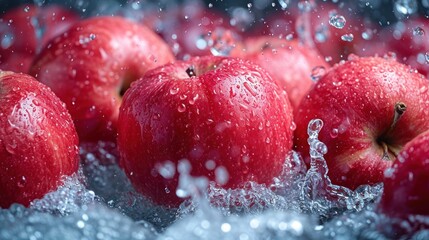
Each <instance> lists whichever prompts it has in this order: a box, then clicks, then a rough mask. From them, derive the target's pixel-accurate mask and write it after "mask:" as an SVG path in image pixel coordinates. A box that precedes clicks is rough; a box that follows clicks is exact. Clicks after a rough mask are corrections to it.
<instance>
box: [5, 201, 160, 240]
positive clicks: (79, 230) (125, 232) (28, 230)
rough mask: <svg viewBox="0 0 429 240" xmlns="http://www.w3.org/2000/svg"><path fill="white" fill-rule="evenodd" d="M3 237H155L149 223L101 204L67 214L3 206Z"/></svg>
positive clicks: (45, 239) (54, 238)
mask: <svg viewBox="0 0 429 240" xmlns="http://www.w3.org/2000/svg"><path fill="white" fill-rule="evenodd" d="M0 223H1V227H0V239H5V240H7V239H17V240H18V239H44V240H51V239H52V240H57V239H64V240H69V239H70V240H76V239H88V240H89V239H154V238H155V237H156V232H155V230H154V229H153V228H152V227H151V225H150V224H147V223H140V224H139V223H136V222H133V221H132V220H131V219H130V218H128V217H126V216H124V215H122V214H120V213H118V212H117V211H114V210H112V209H109V208H107V207H105V206H102V205H100V204H90V205H86V206H85V207H83V208H81V209H80V210H79V211H77V212H74V213H72V214H70V215H67V216H63V217H61V216H55V215H51V214H49V213H43V212H38V211H36V210H33V209H26V208H24V207H23V206H21V205H13V206H12V207H11V208H10V209H8V210H1V209H0Z"/></svg>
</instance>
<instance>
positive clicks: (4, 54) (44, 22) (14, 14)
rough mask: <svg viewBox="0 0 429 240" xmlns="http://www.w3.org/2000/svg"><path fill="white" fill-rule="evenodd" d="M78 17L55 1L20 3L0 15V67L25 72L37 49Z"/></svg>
mask: <svg viewBox="0 0 429 240" xmlns="http://www.w3.org/2000/svg"><path fill="white" fill-rule="evenodd" d="M78 20H79V15H78V14H77V13H75V12H73V11H71V10H68V9H65V8H63V7H61V6H59V5H48V6H43V7H37V6H35V5H33V4H26V5H21V6H19V7H17V8H14V9H11V10H9V11H7V12H6V13H5V14H4V15H3V16H1V18H0V36H1V39H0V69H3V70H10V71H16V72H23V73H27V72H28V71H29V68H30V65H31V62H32V60H33V58H34V56H35V55H36V53H37V52H39V51H40V50H41V48H42V47H43V46H45V45H46V43H47V42H48V41H49V40H51V39H52V38H53V37H55V36H58V35H59V34H60V33H62V32H64V31H65V30H67V28H68V27H70V26H71V25H72V24H73V23H75V22H77V21H78Z"/></svg>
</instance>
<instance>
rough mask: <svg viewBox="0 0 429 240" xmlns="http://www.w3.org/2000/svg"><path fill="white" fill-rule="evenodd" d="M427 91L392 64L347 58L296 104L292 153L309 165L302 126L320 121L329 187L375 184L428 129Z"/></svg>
mask: <svg viewBox="0 0 429 240" xmlns="http://www.w3.org/2000/svg"><path fill="white" fill-rule="evenodd" d="M428 88H429V82H428V81H427V79H425V78H424V77H423V76H422V75H421V74H418V73H415V72H413V71H411V68H410V67H408V66H406V65H403V64H400V63H398V62H396V61H395V60H393V59H383V58H378V57H368V58H358V57H353V58H351V59H350V60H349V61H347V62H345V63H344V64H338V65H336V66H335V67H333V68H331V70H329V71H328V73H327V74H326V75H325V76H323V77H322V78H321V79H320V80H319V81H318V82H317V84H316V85H315V86H314V87H313V88H312V89H311V90H310V92H309V93H308V95H307V96H306V97H305V98H304V99H303V101H302V102H301V104H300V106H299V109H298V113H297V115H296V116H295V122H296V123H298V124H297V129H296V131H295V137H296V139H295V140H296V141H295V147H296V149H297V150H299V151H300V152H301V153H302V154H303V157H304V158H305V159H306V160H307V161H309V152H308V151H309V147H308V143H307V138H308V135H307V124H308V122H309V121H310V120H311V119H314V118H320V119H322V120H323V121H324V124H325V126H324V127H323V129H322V130H321V132H320V134H319V137H320V141H322V142H324V143H325V144H326V146H327V147H328V153H327V154H326V155H325V158H326V161H327V164H328V167H329V176H330V178H331V180H332V182H333V183H334V184H337V185H343V186H346V187H348V188H351V189H355V188H356V187H358V186H359V185H362V184H374V183H378V182H381V181H382V180H383V172H384V170H385V169H387V168H388V167H390V166H391V165H392V161H393V160H395V159H396V156H397V155H398V153H399V151H400V150H401V149H402V147H403V146H404V145H405V144H406V143H407V142H409V141H410V140H411V139H413V138H414V137H416V136H417V135H418V134H420V133H422V132H424V131H425V130H427V129H429V111H428V109H429V94H428V92H427V90H428Z"/></svg>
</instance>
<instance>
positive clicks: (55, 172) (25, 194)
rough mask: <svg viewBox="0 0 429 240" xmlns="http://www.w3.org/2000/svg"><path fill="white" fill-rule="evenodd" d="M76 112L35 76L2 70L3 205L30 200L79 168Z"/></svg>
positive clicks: (0, 184) (0, 190) (0, 187)
mask: <svg viewBox="0 0 429 240" xmlns="http://www.w3.org/2000/svg"><path fill="white" fill-rule="evenodd" d="M77 144H78V137H77V133H76V130H75V128H74V126H73V122H72V119H71V117H70V114H69V113H68V112H67V109H66V108H65V106H64V103H62V102H61V101H60V100H59V99H58V98H57V97H56V96H55V94H54V93H53V92H52V91H51V90H50V89H49V88H48V87H46V86H45V85H43V84H41V83H39V82H37V81H36V80H35V79H34V78H32V77H30V76H28V75H24V74H16V73H12V72H3V71H0V196H1V197H0V207H2V208H8V207H9V206H10V205H11V204H12V203H20V204H24V205H28V204H29V203H30V202H31V201H32V200H34V199H36V198H41V197H43V195H45V194H46V193H48V192H49V191H52V190H54V189H55V188H56V187H57V186H58V185H59V184H60V183H61V182H60V181H61V177H62V176H63V175H71V174H73V173H74V172H76V171H77V169H78V164H79V156H78V148H77Z"/></svg>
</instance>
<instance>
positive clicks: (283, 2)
mask: <svg viewBox="0 0 429 240" xmlns="http://www.w3.org/2000/svg"><path fill="white" fill-rule="evenodd" d="M279 4H280V7H281V8H282V9H283V10H285V9H286V8H287V7H288V6H289V4H290V0H279Z"/></svg>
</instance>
